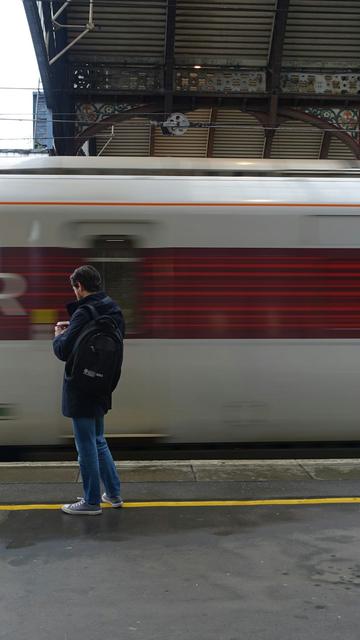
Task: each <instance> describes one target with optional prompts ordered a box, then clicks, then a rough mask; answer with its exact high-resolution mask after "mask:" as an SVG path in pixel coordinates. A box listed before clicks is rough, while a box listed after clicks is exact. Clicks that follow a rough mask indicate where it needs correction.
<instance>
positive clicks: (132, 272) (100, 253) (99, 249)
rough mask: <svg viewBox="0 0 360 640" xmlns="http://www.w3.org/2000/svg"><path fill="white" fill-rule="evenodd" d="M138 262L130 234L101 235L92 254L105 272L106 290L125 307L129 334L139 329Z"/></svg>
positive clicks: (99, 268) (92, 257) (124, 312)
mask: <svg viewBox="0 0 360 640" xmlns="http://www.w3.org/2000/svg"><path fill="white" fill-rule="evenodd" d="M137 262H138V258H137V255H136V248H135V242H134V239H133V238H130V237H128V236H100V237H97V238H96V239H95V241H94V243H93V248H92V251H91V253H90V256H89V263H90V264H93V265H94V267H96V268H97V269H98V271H99V272H100V273H101V276H102V279H103V286H104V289H105V291H106V292H107V293H108V294H109V296H111V298H113V300H115V302H117V303H118V304H119V306H120V307H121V309H122V312H123V314H124V318H125V322H126V333H127V334H129V333H133V332H134V331H136V328H137V297H138V291H137V288H138V282H137Z"/></svg>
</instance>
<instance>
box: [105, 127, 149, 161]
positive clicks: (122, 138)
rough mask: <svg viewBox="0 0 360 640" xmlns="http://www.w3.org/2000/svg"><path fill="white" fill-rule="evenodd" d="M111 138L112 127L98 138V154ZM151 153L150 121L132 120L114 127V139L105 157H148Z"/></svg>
mask: <svg viewBox="0 0 360 640" xmlns="http://www.w3.org/2000/svg"><path fill="white" fill-rule="evenodd" d="M110 138H111V127H109V128H108V129H105V130H104V131H103V132H102V133H101V135H98V136H97V137H96V153H97V154H98V153H100V151H101V149H102V148H103V147H104V145H105V144H106V143H107V142H108V141H109V140H110ZM149 152H150V121H149V120H148V119H146V118H132V119H131V120H125V122H120V123H119V124H117V125H114V137H113V138H112V139H111V141H110V142H109V144H108V145H107V146H106V148H105V149H104V151H103V153H102V154H101V155H104V156H148V155H149Z"/></svg>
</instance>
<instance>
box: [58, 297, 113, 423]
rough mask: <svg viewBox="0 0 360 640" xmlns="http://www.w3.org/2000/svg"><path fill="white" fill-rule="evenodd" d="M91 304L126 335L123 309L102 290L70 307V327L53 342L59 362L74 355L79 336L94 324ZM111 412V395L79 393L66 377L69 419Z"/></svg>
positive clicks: (65, 403)
mask: <svg viewBox="0 0 360 640" xmlns="http://www.w3.org/2000/svg"><path fill="white" fill-rule="evenodd" d="M86 304H91V305H92V306H94V307H95V308H96V310H97V312H98V313H99V314H100V315H110V316H111V317H112V318H114V320H115V321H116V323H117V325H118V327H119V329H120V331H121V334H122V336H123V337H124V334H125V323H124V318H123V315H122V312H121V309H120V307H118V305H117V304H116V303H115V302H114V301H113V300H112V299H111V298H109V297H108V296H107V295H106V293H104V292H103V291H99V292H98V293H92V294H90V295H89V296H86V298H82V299H81V300H79V301H78V302H71V303H70V304H68V305H67V310H68V313H69V315H70V324H69V327H68V328H67V329H66V331H64V332H63V333H62V334H61V335H59V336H57V337H56V338H54V340H53V348H54V353H55V355H56V357H57V358H59V360H63V361H64V362H66V361H67V360H68V358H69V356H70V355H71V352H72V349H73V346H74V344H75V342H76V339H77V337H78V336H79V335H80V333H81V332H82V330H83V328H84V327H85V325H86V324H88V323H89V322H90V321H91V319H92V318H91V315H90V312H89V310H88V309H84V305H86ZM109 409H111V395H108V396H104V397H102V398H93V397H92V396H91V395H89V394H85V393H84V392H81V391H79V389H77V388H76V387H75V386H74V382H73V381H72V380H69V379H67V378H66V376H65V375H64V381H63V393H62V412H63V415H64V416H66V417H68V418H86V417H88V418H92V417H98V416H103V415H104V414H105V413H107V411H108V410H109Z"/></svg>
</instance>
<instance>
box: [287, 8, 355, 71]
mask: <svg viewBox="0 0 360 640" xmlns="http://www.w3.org/2000/svg"><path fill="white" fill-rule="evenodd" d="M283 66H289V67H290V66H292V67H294V66H296V67H306V68H319V67H324V66H325V67H326V66H327V67H329V68H330V67H333V68H336V69H342V68H343V69H344V70H346V69H348V68H349V67H351V69H353V68H354V67H355V68H358V67H360V2H359V0H341V1H339V0H290V7H289V14H288V20H287V28H286V35H285V43H284V50H283Z"/></svg>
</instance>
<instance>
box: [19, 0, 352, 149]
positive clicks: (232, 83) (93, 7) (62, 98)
mask: <svg viewBox="0 0 360 640" xmlns="http://www.w3.org/2000/svg"><path fill="white" fill-rule="evenodd" d="M24 6H25V10H26V13H27V17H28V20H29V25H30V28H31V32H32V36H33V41H34V46H35V49H36V52H37V56H38V60H39V63H40V70H41V75H42V79H43V85H44V90H45V94H46V99H47V102H48V105H49V106H50V107H51V108H52V109H53V112H54V114H55V118H54V120H55V122H54V127H55V138H56V144H57V150H58V152H59V153H75V152H76V151H78V149H79V148H80V146H81V144H80V142H81V143H83V142H84V141H85V140H86V139H90V140H91V144H90V147H91V153H93V154H98V153H102V154H106V155H155V156H168V155H177V156H197V157H211V156H215V157H221V156H222V157H224V156H225V157H239V156H242V157H248V156H250V157H258V158H261V157H274V158H284V157H303V158H313V159H316V158H319V157H330V158H351V157H355V156H357V147H356V145H357V140H358V137H359V136H358V133H357V129H358V123H359V118H358V114H359V104H360V3H359V1H358V0H342V2H339V1H338V0H251V1H250V0H247V1H246V0H224V1H223V2H220V1H218V0H197V1H196V2H194V0H67V1H65V0H61V1H59V2H53V3H50V2H49V0H40V1H36V0H26V1H25V4H24ZM174 111H175V112H180V113H184V114H186V115H187V118H188V120H189V121H190V123H191V127H190V128H189V129H188V130H187V132H186V133H185V134H184V135H183V136H175V135H174V136H171V135H170V136H164V135H163V133H164V129H163V128H161V126H159V125H160V124H161V123H164V122H166V120H167V117H168V116H169V114H171V113H172V112H174ZM304 114H305V115H304ZM66 120H67V121H68V122H66ZM319 120H320V121H322V122H323V123H325V125H326V126H323V125H322V126H318V125H319V122H318V121H319ZM57 121H58V122H57ZM74 121H75V122H74ZM151 123H152V124H151ZM112 127H113V128H112ZM336 129H338V130H340V132H342V133H344V132H345V137H344V135H343V136H340V135H338V134H337V131H336ZM348 138H351V139H352V142H351V144H350V143H349V140H348ZM79 141H80V142H79Z"/></svg>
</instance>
